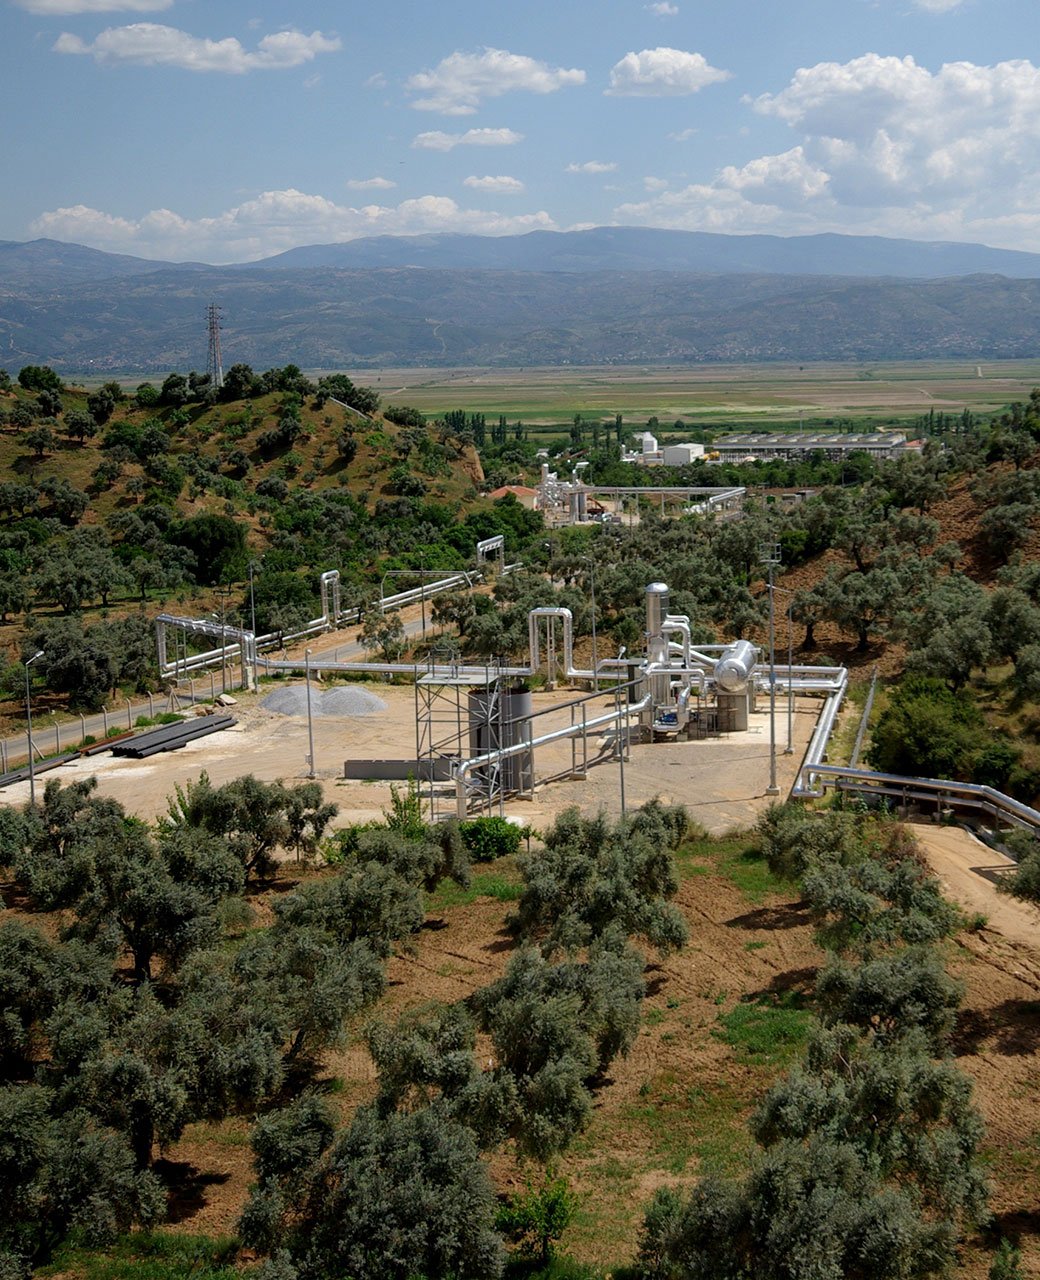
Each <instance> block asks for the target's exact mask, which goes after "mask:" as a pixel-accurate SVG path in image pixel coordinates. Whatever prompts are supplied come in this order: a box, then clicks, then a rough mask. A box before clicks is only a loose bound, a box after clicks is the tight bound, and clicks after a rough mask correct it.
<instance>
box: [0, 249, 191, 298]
mask: <svg viewBox="0 0 1040 1280" xmlns="http://www.w3.org/2000/svg"><path fill="white" fill-rule="evenodd" d="M172 265H174V264H172V263H169V262H155V261H153V260H152V259H150V258H133V257H130V256H129V255H128V254H124V253H104V252H102V251H101V250H100V249H88V248H87V247H86V245H82V244H66V243H65V242H64V241H61V240H28V241H20V240H0V286H7V287H10V288H16V289H18V288H30V289H48V290H50V289H55V288H63V287H66V286H68V285H72V284H80V283H82V282H83V281H85V280H113V279H116V278H118V277H120V276H137V275H146V274H148V273H149V272H152V271H162V270H163V269H164V268H165V267H169V266H172ZM179 265H180V266H181V267H182V268H183V269H185V270H190V269H191V268H192V267H193V266H194V265H195V264H194V263H180V264H179Z"/></svg>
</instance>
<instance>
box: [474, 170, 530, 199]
mask: <svg viewBox="0 0 1040 1280" xmlns="http://www.w3.org/2000/svg"><path fill="white" fill-rule="evenodd" d="M462 185H463V186H464V187H471V188H472V189H473V190H474V191H486V192H487V193H488V194H489V195H495V196H521V195H523V193H524V191H525V187H524V184H523V183H522V182H521V181H520V179H519V178H509V177H506V176H505V174H502V175H500V176H499V177H497V178H493V177H491V176H488V177H486V178H477V177H475V176H474V177H469V178H463V180H462Z"/></svg>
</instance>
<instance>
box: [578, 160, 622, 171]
mask: <svg viewBox="0 0 1040 1280" xmlns="http://www.w3.org/2000/svg"><path fill="white" fill-rule="evenodd" d="M616 168H617V164H616V163H615V162H614V161H613V160H610V161H606V160H586V161H585V163H584V164H577V163H575V162H574V161H572V162H571V163H570V164H569V165H568V166H567V173H613V172H614V170H615V169H616Z"/></svg>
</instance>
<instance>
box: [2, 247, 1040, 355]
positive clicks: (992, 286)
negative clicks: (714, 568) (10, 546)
mask: <svg viewBox="0 0 1040 1280" xmlns="http://www.w3.org/2000/svg"><path fill="white" fill-rule="evenodd" d="M211 302H216V303H219V304H220V305H221V306H222V307H223V308H224V343H223V346H224V363H225V367H227V366H228V365H230V364H233V363H234V362H235V361H245V362H248V363H249V364H252V365H254V366H255V367H257V368H267V367H270V366H274V365H279V366H280V365H284V364H286V363H290V362H291V363H295V364H299V365H300V366H301V367H304V368H319V369H320V368H324V369H329V368H346V369H365V368H378V367H381V366H382V367H385V366H392V365H447V364H477V365H556V364H603V363H618V364H630V363H666V362H667V363H684V362H689V363H708V362H712V361H772V360H777V361H779V360H790V361H797V362H800V363H801V362H810V361H816V360H881V359H939V358H959V359H1010V358H1023V357H1031V356H1035V355H1036V353H1037V351H1038V350H1040V281H1037V280H1012V279H1008V278H1006V277H1004V276H993V275H987V276H970V277H964V278H952V279H942V280H895V279H884V280H866V279H857V278H850V277H824V276H810V275H801V276H783V275H772V274H740V275H694V274H689V273H679V272H648V271H599V272H584V273H563V272H524V271H491V270H472V269H467V270H434V269H415V268H410V269H394V270H391V269H382V270H343V269H334V268H316V269H309V270H299V269H296V270H289V269H286V270H280V271H272V270H270V269H267V268H264V267H256V266H254V267H251V268H249V269H242V268H239V269H233V268H226V267H225V268H215V267H205V268H204V267H187V268H182V267H176V268H171V267H160V268H159V269H153V270H150V271H148V272H147V273H142V274H136V275H127V276H124V277H123V278H121V279H113V278H111V277H109V278H106V279H102V280H97V281H93V282H83V283H79V284H75V283H73V284H67V285H65V286H63V287H61V288H53V289H51V290H45V289H42V288H32V289H30V288H26V287H24V286H23V287H12V286H9V285H8V286H4V285H0V365H2V366H3V367H6V368H8V369H11V370H16V369H18V368H20V367H21V366H22V365H24V364H41V363H42V364H50V365H53V366H54V367H55V368H56V369H58V370H60V371H62V372H64V373H66V374H75V373H84V372H91V371H97V372H108V371H112V372H118V371H120V370H142V371H148V370H153V371H159V370H167V369H170V368H180V369H186V368H204V367H205V364H206V331H205V322H204V313H205V308H206V305H207V304H208V303H211Z"/></svg>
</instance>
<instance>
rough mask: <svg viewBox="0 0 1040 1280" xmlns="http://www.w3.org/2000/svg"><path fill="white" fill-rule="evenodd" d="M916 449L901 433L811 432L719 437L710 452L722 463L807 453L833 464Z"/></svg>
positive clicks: (747, 433) (803, 455)
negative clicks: (852, 456)
mask: <svg viewBox="0 0 1040 1280" xmlns="http://www.w3.org/2000/svg"><path fill="white" fill-rule="evenodd" d="M917 447H918V445H917V442H916V441H913V440H908V439H907V436H906V434H905V433H904V432H901V431H878V432H872V433H866V432H852V433H844V432H843V433H840V434H835V435H824V434H821V433H818V432H812V431H791V432H775V433H774V432H764V431H748V432H742V433H740V434H739V435H730V436H718V437H717V438H716V439H715V440H714V441H713V443H712V445H711V450H712V453H715V454H717V455H718V457H719V459H720V460H721V461H723V462H743V461H744V460H745V459H746V458H751V459H768V458H802V457H805V455H806V454H810V453H821V454H823V456H824V457H825V458H828V459H830V460H831V461H836V460H838V459H841V458H845V457H847V456H848V455H849V454H850V453H868V454H870V456H871V457H872V458H896V457H898V456H899V455H900V454H901V453H904V452H905V451H907V450H908V449H916V448H917Z"/></svg>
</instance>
